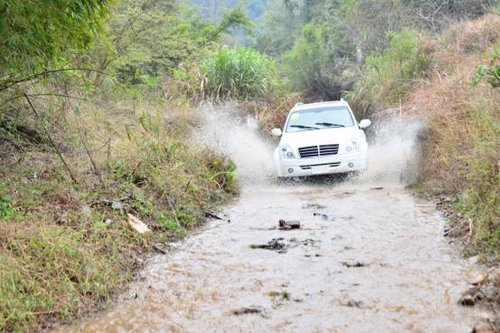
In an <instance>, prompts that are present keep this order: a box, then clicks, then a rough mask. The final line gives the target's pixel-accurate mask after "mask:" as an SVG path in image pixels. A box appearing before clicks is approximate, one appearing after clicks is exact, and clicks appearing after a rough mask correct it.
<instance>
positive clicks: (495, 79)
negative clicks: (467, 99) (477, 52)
mask: <svg viewBox="0 0 500 333" xmlns="http://www.w3.org/2000/svg"><path fill="white" fill-rule="evenodd" d="M487 57H488V59H489V63H488V64H485V65H480V66H479V67H478V68H477V70H476V73H475V75H474V79H473V81H472V83H473V84H474V85H477V84H478V83H479V82H480V81H482V80H486V82H488V83H489V84H490V85H491V86H492V87H493V88H498V87H500V44H496V45H493V50H492V51H491V52H489V53H488V54H487Z"/></svg>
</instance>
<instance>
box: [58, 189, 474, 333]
mask: <svg viewBox="0 0 500 333" xmlns="http://www.w3.org/2000/svg"><path fill="white" fill-rule="evenodd" d="M225 216H226V217H227V219H229V220H230V222H228V221H220V220H216V221H212V222H210V223H209V224H208V225H207V226H206V227H205V228H204V230H203V231H202V232H200V233H199V234H197V235H194V236H192V237H189V238H188V239H187V240H185V241H184V242H182V243H180V244H179V246H178V247H177V248H176V249H175V250H173V251H172V252H171V253H169V254H167V255H158V256H155V257H154V258H152V259H151V260H150V262H149V263H148V264H147V266H146V268H145V270H144V271H142V272H141V273H140V276H139V277H138V280H137V281H136V282H134V283H133V284H132V285H131V286H130V289H129V291H127V292H126V293H125V294H124V295H122V296H121V297H120V299H119V302H118V303H117V305H115V306H113V307H111V309H110V310H109V311H108V312H107V313H104V314H101V316H98V318H95V319H91V320H89V321H85V322H83V323H78V324H77V325H75V326H71V327H65V328H64V329H63V331H70V332H470V331H471V328H472V327H473V324H474V323H475V319H476V318H477V316H478V315H480V314H479V313H477V312H474V310H471V309H467V308H463V307H461V306H460V305H458V304H457V302H458V300H459V298H460V295H461V293H462V292H463V291H464V290H465V289H466V288H467V282H468V281H470V280H471V279H472V278H473V277H474V275H475V274H477V268H475V267H472V266H470V265H469V264H468V262H467V261H464V260H463V259H461V258H460V257H459V253H458V250H457V249H456V248H453V247H452V246H450V245H449V244H448V243H447V241H446V239H444V238H443V237H442V233H443V220H442V219H441V218H440V217H439V215H438V213H437V212H436V211H435V209H434V207H433V205H432V204H430V203H428V202H424V201H419V200H416V199H415V198H414V197H412V196H411V194H410V193H409V192H408V191H406V190H404V189H402V188H398V187H383V188H380V187H378V188H370V187H367V186H364V187H363V186H357V185H355V184H349V183H345V184H340V185H339V184H327V185H321V184H311V183H309V184H308V183H306V184H304V183H302V184H297V185H295V186H294V185H290V184H288V185H261V186H254V187H252V186H247V187H246V188H245V190H244V191H243V193H242V194H241V197H240V198H239V200H238V201H237V202H236V203H234V204H233V205H232V206H230V207H228V208H227V209H226V211H225ZM279 219H285V220H299V221H300V222H301V227H302V228H301V229H294V230H286V231H284V230H279V229H277V226H278V220H279ZM273 239H274V240H275V241H274V245H276V244H278V245H277V246H276V247H278V248H279V249H277V250H272V249H262V248H255V247H259V246H263V245H267V244H268V243H269V242H270V241H272V240H273ZM278 250H281V251H278Z"/></svg>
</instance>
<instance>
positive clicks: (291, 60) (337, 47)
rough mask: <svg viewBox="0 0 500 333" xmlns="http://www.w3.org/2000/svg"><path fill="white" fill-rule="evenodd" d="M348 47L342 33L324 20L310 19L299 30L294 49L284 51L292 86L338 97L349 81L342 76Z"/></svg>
mask: <svg viewBox="0 0 500 333" xmlns="http://www.w3.org/2000/svg"><path fill="white" fill-rule="evenodd" d="M350 51H351V50H349V43H348V42H347V40H346V38H345V36H343V35H341V33H339V32H338V31H336V29H335V27H334V26H332V25H329V24H326V23H323V24H318V23H315V22H311V23H308V24H306V25H305V26H304V27H303V29H302V35H301V37H300V38H299V39H298V40H297V41H296V43H295V45H294V46H293V48H292V49H291V50H290V51H288V52H286V53H284V55H283V62H284V64H285V70H286V74H287V77H288V78H289V80H290V83H291V85H292V87H293V88H295V89H300V90H305V89H308V90H310V92H311V93H313V94H316V95H321V96H326V97H328V98H331V99H338V98H339V97H340V93H341V91H342V90H345V88H346V87H348V86H349V84H352V81H350V80H348V79H346V77H344V76H343V75H342V72H343V70H345V69H346V68H347V63H346V61H345V60H341V59H345V58H346V56H347V57H348V55H349V53H350Z"/></svg>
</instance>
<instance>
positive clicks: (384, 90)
mask: <svg viewBox="0 0 500 333" xmlns="http://www.w3.org/2000/svg"><path fill="white" fill-rule="evenodd" d="M387 37H388V39H389V46H388V47H387V48H386V49H385V50H384V51H382V52H380V53H376V54H373V55H370V56H369V57H368V58H367V59H366V64H365V66H364V67H363V77H362V79H361V80H360V81H359V82H358V83H357V85H356V88H355V91H354V95H355V96H357V98H362V99H368V100H369V101H371V102H373V103H375V104H378V105H386V106H391V105H396V104H398V103H400V102H401V100H402V99H403V98H404V97H405V96H406V94H407V93H408V92H409V91H410V89H411V88H412V87H413V85H414V82H415V80H416V79H418V78H421V77H423V75H425V70H426V69H427V67H428V65H429V59H428V56H427V55H426V54H425V53H424V52H423V51H422V47H421V43H422V42H421V37H420V35H419V34H418V33H417V32H416V31H413V30H403V31H402V32H400V33H388V34H387Z"/></svg>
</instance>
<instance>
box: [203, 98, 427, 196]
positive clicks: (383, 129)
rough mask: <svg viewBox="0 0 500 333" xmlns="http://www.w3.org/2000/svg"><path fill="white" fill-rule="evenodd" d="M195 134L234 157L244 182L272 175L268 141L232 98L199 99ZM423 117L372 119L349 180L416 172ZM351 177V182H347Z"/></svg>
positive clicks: (397, 182) (384, 181) (403, 181)
mask: <svg viewBox="0 0 500 333" xmlns="http://www.w3.org/2000/svg"><path fill="white" fill-rule="evenodd" d="M200 111H201V112H202V118H203V125H202V127H201V128H200V130H199V131H198V133H197V134H196V135H197V138H196V139H197V140H199V141H200V142H203V143H205V144H207V145H208V146H210V147H211V148H212V149H216V150H217V151H220V152H222V153H224V154H226V155H228V156H230V157H231V159H232V160H233V161H234V162H235V164H236V166H237V173H238V176H239V178H240V180H241V181H242V182H243V184H244V185H246V186H248V185H251V184H264V183H267V182H269V180H270V179H272V178H273V176H274V170H273V154H272V153H273V150H274V144H273V143H271V141H270V140H269V139H267V138H264V137H263V136H262V135H261V134H260V133H259V130H258V123H257V121H256V120H255V119H254V118H252V117H251V116H249V115H248V114H247V113H246V112H245V111H244V110H242V109H241V107H239V106H238V105H237V104H236V103H226V104H223V105H217V106H214V105H203V106H201V107H200ZM424 125H425V124H424V122H423V121H422V120H419V119H415V118H406V117H402V116H393V117H388V118H385V119H381V120H377V121H375V122H374V126H373V129H372V130H371V140H370V145H369V149H368V170H367V171H366V172H364V173H363V174H361V175H360V176H358V177H355V178H351V179H350V181H351V182H352V183H354V184H356V185H357V186H362V187H365V186H370V187H373V186H392V187H394V186H406V185H408V184H411V183H413V182H415V181H416V180H417V179H418V177H419V172H420V169H421V168H420V160H421V148H420V141H421V140H420V138H419V134H420V133H422V130H423V129H424V127H425V126H424ZM352 183H351V184H352Z"/></svg>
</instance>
